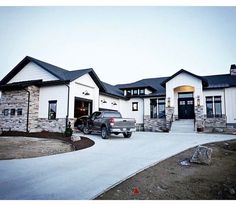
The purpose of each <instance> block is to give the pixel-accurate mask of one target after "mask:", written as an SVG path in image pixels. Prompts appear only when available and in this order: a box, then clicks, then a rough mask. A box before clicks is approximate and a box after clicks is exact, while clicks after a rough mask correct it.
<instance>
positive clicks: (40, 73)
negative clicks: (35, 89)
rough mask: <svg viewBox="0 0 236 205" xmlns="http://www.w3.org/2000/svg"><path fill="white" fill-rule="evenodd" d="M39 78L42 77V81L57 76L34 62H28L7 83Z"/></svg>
mask: <svg viewBox="0 0 236 205" xmlns="http://www.w3.org/2000/svg"><path fill="white" fill-rule="evenodd" d="M40 79H42V80H43V81H50V80H58V78H57V77H55V76H54V75H52V74H51V73H49V72H47V71H46V70H44V69H43V68H41V67H40V66H38V65H36V64H35V63H32V62H30V63H28V64H27V65H26V66H25V67H24V68H23V69H22V70H21V71H20V72H19V73H17V74H16V75H15V76H14V77H13V78H12V79H11V80H10V81H9V82H8V83H14V82H21V81H28V80H40Z"/></svg>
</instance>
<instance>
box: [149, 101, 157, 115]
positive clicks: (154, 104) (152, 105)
mask: <svg viewBox="0 0 236 205" xmlns="http://www.w3.org/2000/svg"><path fill="white" fill-rule="evenodd" d="M150 118H157V99H151V100H150Z"/></svg>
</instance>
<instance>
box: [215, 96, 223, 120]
mask: <svg viewBox="0 0 236 205" xmlns="http://www.w3.org/2000/svg"><path fill="white" fill-rule="evenodd" d="M216 98H220V100H216ZM217 103H220V114H216V109H217V108H216V104H217ZM214 112H215V117H216V118H221V117H222V98H221V96H214Z"/></svg>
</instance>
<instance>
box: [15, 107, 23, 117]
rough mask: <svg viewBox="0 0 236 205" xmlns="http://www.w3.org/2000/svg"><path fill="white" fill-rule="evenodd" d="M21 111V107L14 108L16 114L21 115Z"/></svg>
mask: <svg viewBox="0 0 236 205" xmlns="http://www.w3.org/2000/svg"><path fill="white" fill-rule="evenodd" d="M22 111H23V109H22V108H17V110H16V114H17V116H21V115H22Z"/></svg>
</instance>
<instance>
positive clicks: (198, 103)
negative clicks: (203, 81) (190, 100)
mask: <svg viewBox="0 0 236 205" xmlns="http://www.w3.org/2000/svg"><path fill="white" fill-rule="evenodd" d="M197 106H198V107H199V106H200V96H199V95H198V96H197Z"/></svg>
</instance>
